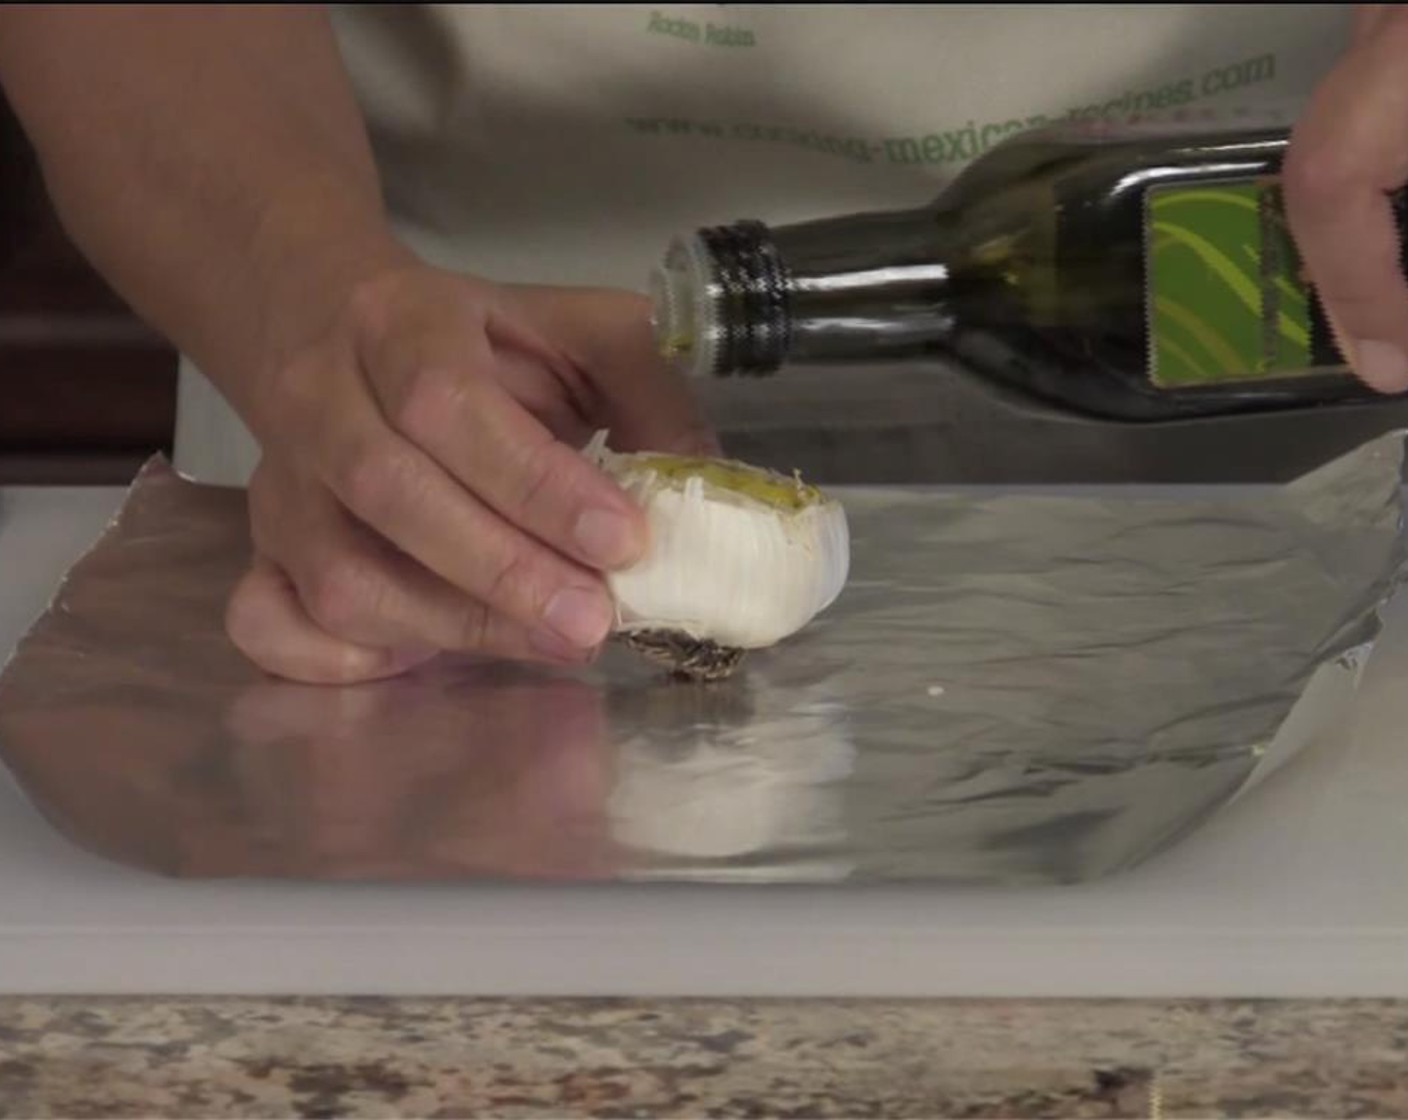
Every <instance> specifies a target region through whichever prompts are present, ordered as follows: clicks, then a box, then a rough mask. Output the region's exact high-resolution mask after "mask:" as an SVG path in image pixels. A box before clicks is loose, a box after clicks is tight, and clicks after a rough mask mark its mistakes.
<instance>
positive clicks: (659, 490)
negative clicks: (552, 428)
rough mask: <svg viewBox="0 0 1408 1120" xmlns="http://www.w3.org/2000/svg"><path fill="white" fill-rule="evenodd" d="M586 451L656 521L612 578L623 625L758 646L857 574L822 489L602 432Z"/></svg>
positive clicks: (734, 646) (828, 600)
mask: <svg viewBox="0 0 1408 1120" xmlns="http://www.w3.org/2000/svg"><path fill="white" fill-rule="evenodd" d="M585 454H586V455H587V457H588V458H589V459H591V460H592V461H593V462H594V463H596V464H597V465H598V466H599V467H601V468H602V469H603V470H604V471H606V473H607V474H609V475H610V476H611V477H612V478H614V479H615V480H616V482H617V483H618V484H619V485H620V486H621V487H622V488H623V489H624V490H625V491H626V492H627V493H629V494H630V495H631V496H632V497H633V498H634V499H635V500H636V501H637V502H638V503H639V504H640V506H641V508H642V509H643V510H644V511H645V515H646V519H647V521H648V523H649V526H650V546H649V551H648V552H647V554H646V555H645V556H644V557H643V558H642V559H641V560H639V561H638V562H637V563H636V564H635V565H633V566H632V567H631V568H629V569H627V570H625V571H619V572H613V573H611V574H610V575H609V576H608V583H609V586H610V588H611V591H612V594H613V595H614V596H615V598H616V606H617V615H618V620H617V630H618V632H619V633H622V634H626V635H631V634H636V635H650V634H656V635H676V636H682V637H683V638H685V639H688V640H689V641H691V642H697V643H711V644H712V645H713V646H715V647H718V648H720V649H723V650H749V649H761V648H764V647H767V646H771V645H775V644H776V643H777V642H780V641H782V640H783V639H784V638H786V637H788V636H789V635H791V634H794V633H796V632H797V631H798V630H800V629H802V627H804V626H806V625H807V623H809V622H810V621H811V620H812V619H813V618H815V617H816V615H818V614H819V613H820V612H822V611H823V610H825V609H826V608H827V607H829V606H830V605H831V604H832V603H833V602H834V601H835V600H836V597H837V596H838V595H839V594H840V593H841V589H842V587H843V586H844V585H845V583H846V578H847V575H848V574H849V570H850V535H849V531H848V527H847V523H846V514H845V511H844V510H843V509H842V507H841V505H840V503H839V502H837V501H835V500H834V499H832V498H829V497H827V496H826V495H825V494H823V493H822V492H821V491H820V490H818V489H817V488H816V487H814V486H808V485H806V484H804V483H803V482H802V481H801V480H800V479H799V478H786V477H784V476H782V475H778V474H775V473H773V472H771V471H767V470H764V469H762V468H760V467H754V466H751V465H749V464H747V463H739V462H734V461H732V460H726V459H702V458H689V457H684V456H675V455H661V454H655V453H650V452H641V453H636V454H617V453H615V452H612V451H610V450H609V449H608V448H607V446H606V434H605V433H604V432H602V433H598V434H597V436H596V437H595V438H594V439H593V440H592V442H591V443H590V444H588V445H587V448H586V451H585ZM686 644H687V643H686ZM675 652H676V654H678V652H679V651H678V650H676V651H675Z"/></svg>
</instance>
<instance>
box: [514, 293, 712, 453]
mask: <svg viewBox="0 0 1408 1120" xmlns="http://www.w3.org/2000/svg"><path fill="white" fill-rule="evenodd" d="M523 321H527V322H529V323H533V324H539V326H538V327H537V329H538V330H540V331H542V332H547V331H548V329H549V328H548V327H547V326H546V324H548V323H550V324H551V337H552V339H553V341H554V343H555V344H557V345H559V346H560V347H561V348H562V350H563V352H564V353H565V354H566V356H567V357H569V358H570V360H571V362H572V364H573V365H574V366H575V367H576V368H577V369H578V370H580V371H581V372H582V374H584V375H585V377H586V378H587V379H588V380H589V382H590V384H591V387H592V390H593V392H594V397H595V401H594V403H595V405H596V409H597V412H598V414H599V415H600V417H601V421H602V426H603V427H607V428H609V429H610V430H611V444H612V446H613V447H617V448H620V449H622V450H647V449H648V450H653V451H669V452H674V453H676V454H681V455H717V454H719V453H720V452H719V443H718V437H717V436H716V435H715V433H714V430H713V427H712V425H711V424H710V423H709V421H708V418H707V417H706V416H705V414H704V410H703V408H702V406H701V405H700V403H699V400H698V399H697V397H696V396H695V393H694V390H693V388H692V387H691V386H690V384H689V382H688V381H687V380H686V379H685V378H683V377H681V376H680V375H679V374H677V373H675V372H674V371H673V370H671V369H670V368H669V367H668V366H667V365H666V364H665V362H664V361H663V359H661V357H660V356H659V354H658V352H657V350H656V347H655V339H654V334H653V332H652V330H651V327H650V301H649V300H648V299H647V298H646V297H645V296H642V295H638V294H636V293H634V292H623V291H607V290H598V289H573V290H569V289H557V288H516V289H515V288H510V289H507V290H506V293H505V295H504V297H503V303H502V309H501V311H500V313H499V314H498V315H497V316H496V317H494V318H491V320H490V330H491V332H492V331H494V330H495V329H509V328H510V327H511V325H512V324H514V323H517V322H523Z"/></svg>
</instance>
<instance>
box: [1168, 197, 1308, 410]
mask: <svg viewBox="0 0 1408 1120" xmlns="http://www.w3.org/2000/svg"><path fill="white" fill-rule="evenodd" d="M1146 217H1147V222H1148V226H1147V231H1146V241H1147V246H1148V257H1147V259H1148V267H1147V275H1148V296H1149V309H1148V314H1149V334H1150V347H1149V350H1150V354H1149V360H1150V365H1151V369H1150V371H1149V372H1150V379H1151V380H1152V382H1153V383H1154V384H1155V385H1156V386H1158V387H1160V388H1164V389H1178V388H1185V387H1191V386H1200V385H1217V384H1229V383H1235V382H1246V381H1256V380H1261V379H1270V378H1285V377H1291V376H1295V375H1297V374H1303V373H1307V372H1311V371H1312V369H1313V366H1314V357H1313V355H1314V342H1313V335H1312V315H1313V312H1312V309H1311V294H1310V288H1309V285H1308V283H1307V282H1306V280H1305V278H1304V270H1303V268H1302V266H1301V261H1300V255H1299V254H1298V253H1297V252H1296V247H1295V242H1294V241H1293V239H1292V237H1291V232H1290V228H1289V226H1288V225H1287V223H1286V214H1285V209H1284V207H1283V205H1282V202H1281V190H1280V186H1279V184H1277V183H1276V182H1275V181H1271V180H1259V181H1247V182H1217V183H1200V184H1188V183H1184V184H1178V185H1174V186H1167V187H1155V188H1151V189H1150V191H1149V192H1148V195H1147V197H1146Z"/></svg>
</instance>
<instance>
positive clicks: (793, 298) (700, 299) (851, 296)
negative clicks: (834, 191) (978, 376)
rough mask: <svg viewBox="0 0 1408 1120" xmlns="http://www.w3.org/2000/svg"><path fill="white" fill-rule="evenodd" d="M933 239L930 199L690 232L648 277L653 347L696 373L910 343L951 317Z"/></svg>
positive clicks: (938, 331)
mask: <svg viewBox="0 0 1408 1120" xmlns="http://www.w3.org/2000/svg"><path fill="white" fill-rule="evenodd" d="M942 240H943V239H942V226H941V218H940V216H939V215H938V214H937V213H936V212H935V211H934V210H932V209H925V210H907V211H891V212H880V213H871V214H853V215H846V216H842V217H837V218H827V219H822V220H819V221H812V222H802V223H797V224H794V225H788V226H779V227H776V228H769V227H768V226H765V225H763V224H762V223H760V222H752V221H748V222H738V223H735V224H733V225H727V226H715V227H711V228H706V229H701V230H698V231H696V232H695V233H693V234H691V235H688V236H686V237H682V238H679V239H677V240H676V241H675V242H674V243H673V244H672V245H671V246H670V249H669V251H668V252H667V254H666V256H665V260H664V262H663V263H662V264H661V266H660V267H659V268H658V269H657V270H656V271H655V273H654V274H653V276H652V278H651V297H652V302H653V307H654V315H653V322H654V326H655V333H656V341H657V344H658V346H659V348H660V352H661V353H662V354H664V355H665V356H666V357H667V358H669V359H670V360H671V361H672V362H673V363H674V364H675V365H676V367H677V368H680V369H681V370H682V371H683V372H685V373H687V374H689V375H692V376H698V377H730V376H737V375H744V376H748V375H752V376H761V375H766V374H770V373H773V372H776V371H777V370H778V369H779V368H781V367H782V366H783V365H784V364H799V363H800V364H810V363H815V364H826V363H834V362H846V361H854V360H871V361H876V360H884V359H886V358H898V357H902V356H905V355H908V354H913V353H916V352H919V351H921V350H922V349H924V348H925V347H926V346H929V345H932V344H933V343H934V342H936V341H938V340H940V339H942V338H943V337H944V336H946V335H947V334H948V332H949V330H950V329H951V326H952V315H951V314H949V313H948V309H947V296H948V289H949V269H948V266H947V265H946V264H945V263H944V260H943V254H942Z"/></svg>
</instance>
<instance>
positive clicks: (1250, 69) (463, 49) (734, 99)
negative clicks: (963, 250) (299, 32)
mask: <svg viewBox="0 0 1408 1120" xmlns="http://www.w3.org/2000/svg"><path fill="white" fill-rule="evenodd" d="M335 12H336V16H335V18H336V21H337V28H338V35H339V38H340V41H341V44H342V47H343V51H344V54H345V57H346V59H347V63H348V67H349V69H350V71H351V73H352V77H353V81H354V84H355V86H356V89H357V93H358V96H359V99H360V101H361V103H362V105H363V107H364V110H365V112H366V115H367V119H368V122H369V127H370V129H371V133H372V139H373V144H374V147H375V150H376V154H377V158H378V161H379V163H380V165H381V168H382V172H383V176H384V181H385V187H386V193H387V197H388V201H389V204H390V206H391V209H392V213H393V218H394V220H395V223H396V226H397V228H398V230H399V231H400V232H401V233H402V234H403V236H404V237H405V238H406V239H407V240H408V241H409V243H410V244H411V245H412V246H413V247H414V248H416V249H417V250H419V251H420V252H422V253H423V254H424V255H425V256H427V257H428V258H429V259H431V260H432V261H434V262H435V263H438V264H442V265H446V266H449V267H453V268H457V269H462V270H465V271H468V272H472V273H476V274H478V275H481V276H484V277H487V278H489V279H497V280H505V281H532V282H538V283H555V284H594V285H611V286H617V287H626V288H632V289H637V290H639V289H642V288H643V287H644V284H645V278H646V276H647V274H648V272H649V269H650V268H651V266H652V265H653V264H654V263H655V262H656V260H657V259H658V258H659V256H660V254H661V252H662V251H663V249H664V247H665V244H666V242H667V241H668V240H669V238H670V237H671V236H672V235H674V234H675V233H677V232H679V231H682V230H685V229H689V228H692V227H694V226H697V225H701V224H706V223H711V222H722V221H732V220H736V219H739V218H745V217H756V218H759V219H761V220H764V221H767V222H769V223H773V224H781V223H786V222H789V221H796V220H801V219H804V218H810V217H821V216H825V215H828V214H836V213H845V212H853V211H857V210H873V209H883V208H890V207H898V206H910V205H915V204H917V203H921V202H923V201H926V200H927V199H929V198H931V197H932V196H933V195H934V194H935V193H936V192H937V191H938V189H939V188H940V187H941V186H942V184H943V183H945V182H946V181H948V180H949V179H951V178H952V177H953V175H954V174H955V173H956V172H957V171H958V170H959V169H961V168H962V167H963V166H964V165H966V164H967V163H969V162H970V161H971V160H972V159H973V158H974V157H975V156H977V155H978V154H980V153H981V152H982V151H984V150H986V149H987V148H989V147H991V146H992V145H993V144H994V143H996V142H998V141H999V140H1001V139H1002V138H1003V137H1004V136H1006V135H1010V134H1012V133H1013V132H1016V131H1019V130H1021V129H1024V128H1028V127H1032V126H1035V125H1039V124H1042V123H1044V122H1046V121H1049V120H1057V119H1066V118H1069V117H1072V116H1085V117H1091V116H1107V117H1117V118H1126V117H1129V116H1132V115H1137V114H1149V113H1157V114H1159V115H1164V116H1168V115H1177V114H1179V113H1188V114H1203V113H1206V112H1208V111H1213V112H1216V113H1219V114H1221V113H1225V112H1232V111H1237V110H1241V109H1256V108H1259V107H1263V106H1277V107H1281V108H1283V109H1284V108H1286V107H1290V109H1291V110H1292V111H1294V107H1295V106H1296V105H1298V104H1299V103H1300V102H1302V101H1303V100H1304V98H1305V97H1306V96H1307V95H1308V94H1309V93H1310V91H1311V90H1312V89H1313V88H1314V86H1315V84H1316V83H1317V82H1318V80H1319V79H1320V78H1321V77H1322V76H1323V75H1324V73H1325V72H1326V70H1327V69H1328V68H1329V66H1330V65H1331V64H1332V63H1333V62H1334V61H1335V59H1336V57H1337V56H1338V55H1339V53H1340V51H1341V50H1343V48H1344V46H1345V45H1346V43H1347V42H1348V36H1349V25H1350V15H1351V6H1350V5H1345V4H1319V5H1315V4H1312V5H1274V4H1257V5H1238V4H1166V5H1103V4H1056V5H1019V4H1008V5H966V4H946V5H933V6H916V5H893V6H891V5H884V4H825V5H820V4H819V5H809V4H773V5H746V4H745V5H735V4H690V5H663V6H660V7H651V6H647V5H609V4H603V5H595V4H594V5H585V4H584V5H532V4H524V5H493V4H484V5H452V4H446V5H441V4H427V5H412V4H407V5H384V6H383V5H378V6H372V7H363V6H347V7H346V8H338V9H335ZM257 457H258V449H257V447H256V445H255V443H254V441H253V439H252V438H251V437H250V435H249V433H248V432H247V431H246V430H245V428H244V426H243V425H242V424H241V423H240V422H239V420H238V419H237V418H236V417H235V415H234V414H233V412H232V411H231V410H230V409H229V408H228V407H227V406H226V405H225V403H224V401H223V400H222V399H221V398H220V397H219V396H218V394H217V393H216V392H215V390H214V389H213V388H212V387H211V385H210V384H209V382H207V381H206V380H205V378H204V377H202V376H201V375H200V373H199V372H198V371H196V370H195V369H193V368H192V367H191V366H190V364H189V363H187V362H183V363H182V369H181V383H180V397H179V402H178V418H177V433H176V465H177V467H178V469H180V470H181V471H183V472H185V473H187V474H190V475H192V476H194V477H196V478H199V479H201V480H202V481H208V482H219V483H227V484H237V485H242V484H243V483H245V482H246V481H247V480H248V477H249V474H250V472H251V471H252V470H253V467H254V465H255V463H256V462H257Z"/></svg>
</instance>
